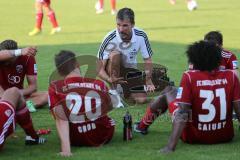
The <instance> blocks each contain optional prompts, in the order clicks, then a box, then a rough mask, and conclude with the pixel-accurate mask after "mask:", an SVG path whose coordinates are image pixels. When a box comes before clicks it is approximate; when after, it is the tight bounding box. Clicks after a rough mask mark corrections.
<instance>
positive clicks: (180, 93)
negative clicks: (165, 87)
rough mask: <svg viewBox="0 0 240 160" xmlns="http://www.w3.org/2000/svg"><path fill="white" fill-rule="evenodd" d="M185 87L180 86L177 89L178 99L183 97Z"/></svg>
mask: <svg viewBox="0 0 240 160" xmlns="http://www.w3.org/2000/svg"><path fill="white" fill-rule="evenodd" d="M182 92H183V87H179V88H178V90H177V97H176V98H177V99H180V98H182Z"/></svg>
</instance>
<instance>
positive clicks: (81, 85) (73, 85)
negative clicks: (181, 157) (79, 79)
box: [62, 83, 101, 92]
mask: <svg viewBox="0 0 240 160" xmlns="http://www.w3.org/2000/svg"><path fill="white" fill-rule="evenodd" d="M74 88H90V89H96V90H99V91H101V87H100V86H99V85H97V84H94V83H69V84H67V85H66V86H63V87H62V91H63V92H67V91H68V90H71V89H74Z"/></svg>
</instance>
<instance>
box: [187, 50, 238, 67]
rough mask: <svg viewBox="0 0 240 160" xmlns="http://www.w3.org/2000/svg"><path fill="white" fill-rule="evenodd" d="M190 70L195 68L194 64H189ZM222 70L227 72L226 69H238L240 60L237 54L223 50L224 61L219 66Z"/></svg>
mask: <svg viewBox="0 0 240 160" xmlns="http://www.w3.org/2000/svg"><path fill="white" fill-rule="evenodd" d="M188 68H189V70H192V69H194V66H193V65H192V64H189V66H188ZM219 69H220V70H225V69H231V70H234V69H238V60H237V57H236V56H235V54H233V53H232V52H230V51H227V50H222V61H221V64H220V66H219Z"/></svg>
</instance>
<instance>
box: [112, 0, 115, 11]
mask: <svg viewBox="0 0 240 160" xmlns="http://www.w3.org/2000/svg"><path fill="white" fill-rule="evenodd" d="M111 8H112V10H116V0H111Z"/></svg>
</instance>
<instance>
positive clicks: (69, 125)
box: [49, 50, 115, 156]
mask: <svg viewBox="0 0 240 160" xmlns="http://www.w3.org/2000/svg"><path fill="white" fill-rule="evenodd" d="M55 65H56V69H57V71H58V73H59V76H58V77H60V78H57V79H56V80H54V79H52V80H50V86H49V106H50V109H51V112H52V114H53V116H54V118H55V121H56V128H57V131H58V135H59V138H60V142H61V151H60V155H61V156H71V155H72V153H71V147H70V146H96V147H97V146H100V145H103V144H106V143H108V142H109V141H110V140H111V139H112V136H113V133H114V125H115V124H114V121H113V120H112V119H111V118H110V117H108V116H107V111H108V110H109V109H111V108H112V106H113V105H112V103H111V102H112V101H111V97H110V95H109V94H108V88H107V86H106V85H105V83H104V82H102V81H100V80H96V79H92V78H86V77H82V76H81V74H80V68H79V63H78V62H77V60H76V57H75V54H74V53H73V52H71V51H65V50H63V51H60V53H58V54H57V55H56V56H55Z"/></svg>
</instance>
